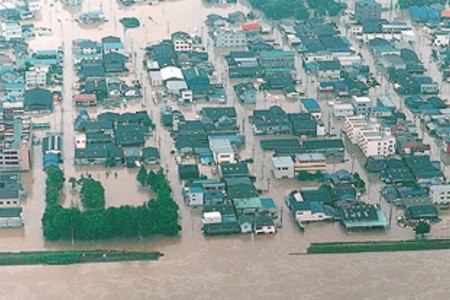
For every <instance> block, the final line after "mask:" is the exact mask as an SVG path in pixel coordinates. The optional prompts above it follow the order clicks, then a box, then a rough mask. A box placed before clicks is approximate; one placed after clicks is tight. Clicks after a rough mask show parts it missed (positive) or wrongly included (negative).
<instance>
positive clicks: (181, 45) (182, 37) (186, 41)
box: [172, 31, 194, 52]
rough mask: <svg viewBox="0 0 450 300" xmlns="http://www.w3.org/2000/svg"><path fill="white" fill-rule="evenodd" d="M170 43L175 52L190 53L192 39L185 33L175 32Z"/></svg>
mask: <svg viewBox="0 0 450 300" xmlns="http://www.w3.org/2000/svg"><path fill="white" fill-rule="evenodd" d="M172 43H173V47H174V49H175V51H177V52H178V51H192V50H193V43H194V41H193V39H192V37H191V36H190V35H189V34H187V33H186V32H182V31H177V32H174V33H173V34H172Z"/></svg>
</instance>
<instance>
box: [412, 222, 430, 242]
mask: <svg viewBox="0 0 450 300" xmlns="http://www.w3.org/2000/svg"><path fill="white" fill-rule="evenodd" d="M414 230H415V231H416V236H420V237H422V238H423V237H424V235H425V234H428V233H430V230H431V226H430V224H428V223H427V222H423V221H420V222H419V223H417V225H416V228H415V229H414Z"/></svg>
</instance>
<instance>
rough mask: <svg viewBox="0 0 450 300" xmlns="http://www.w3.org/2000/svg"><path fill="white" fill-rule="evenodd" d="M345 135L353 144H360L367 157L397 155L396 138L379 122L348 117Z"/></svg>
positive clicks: (358, 117)
mask: <svg viewBox="0 0 450 300" xmlns="http://www.w3.org/2000/svg"><path fill="white" fill-rule="evenodd" d="M344 131H345V134H346V135H347V136H348V138H349V139H350V141H351V142H352V143H353V144H358V145H359V147H360V148H361V151H362V152H363V153H364V155H365V156H366V157H369V156H374V155H383V156H390V155H393V154H395V142H396V140H395V137H394V136H393V135H392V134H391V133H390V132H389V131H388V130H386V129H384V128H382V127H381V125H380V124H379V123H378V121H377V120H374V119H367V118H366V117H364V116H361V115H360V116H351V117H346V120H345V128H344Z"/></svg>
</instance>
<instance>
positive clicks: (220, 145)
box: [209, 139, 236, 164]
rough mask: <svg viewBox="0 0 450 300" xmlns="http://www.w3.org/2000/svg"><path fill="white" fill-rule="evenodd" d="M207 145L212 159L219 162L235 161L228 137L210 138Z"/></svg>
mask: <svg viewBox="0 0 450 300" xmlns="http://www.w3.org/2000/svg"><path fill="white" fill-rule="evenodd" d="M209 147H210V148H211V152H212V154H213V157H214V161H215V162H216V163H218V164H220V163H224V162H226V163H235V162H236V157H235V153H234V150H233V147H231V143H230V140H228V139H210V140H209Z"/></svg>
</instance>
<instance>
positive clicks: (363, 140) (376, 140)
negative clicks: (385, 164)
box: [359, 132, 395, 157]
mask: <svg viewBox="0 0 450 300" xmlns="http://www.w3.org/2000/svg"><path fill="white" fill-rule="evenodd" d="M359 147H360V148H361V150H362V152H363V153H364V155H365V156H366V157H369V156H375V155H384V156H386V157H387V156H390V155H393V154H395V137H394V136H392V135H391V134H386V133H379V132H369V133H364V132H363V134H362V135H361V137H360V142H359Z"/></svg>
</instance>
